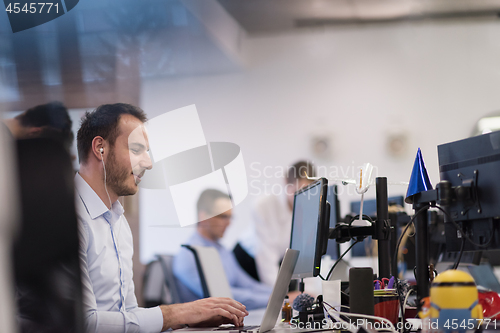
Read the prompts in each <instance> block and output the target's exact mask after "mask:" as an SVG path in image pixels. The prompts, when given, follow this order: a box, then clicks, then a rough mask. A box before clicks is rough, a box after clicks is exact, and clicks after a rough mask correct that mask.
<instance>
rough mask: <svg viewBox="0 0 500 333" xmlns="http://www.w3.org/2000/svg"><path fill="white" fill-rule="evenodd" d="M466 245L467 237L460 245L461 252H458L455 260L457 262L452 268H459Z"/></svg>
mask: <svg viewBox="0 0 500 333" xmlns="http://www.w3.org/2000/svg"><path fill="white" fill-rule="evenodd" d="M460 232H461V231H460ZM464 247H465V237H464V238H462V244H461V245H460V252H459V253H458V257H457V260H456V261H455V264H454V265H453V267H452V269H457V268H458V265H460V260H461V259H462V254H463V253H464Z"/></svg>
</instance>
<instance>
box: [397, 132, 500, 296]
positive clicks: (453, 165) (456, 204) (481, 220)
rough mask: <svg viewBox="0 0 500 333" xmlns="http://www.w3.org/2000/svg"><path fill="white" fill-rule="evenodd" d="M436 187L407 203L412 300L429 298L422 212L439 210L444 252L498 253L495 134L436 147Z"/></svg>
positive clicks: (499, 176) (499, 163)
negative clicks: (412, 235)
mask: <svg viewBox="0 0 500 333" xmlns="http://www.w3.org/2000/svg"><path fill="white" fill-rule="evenodd" d="M438 156H439V171H440V178H441V182H439V184H438V185H437V186H436V189H427V190H423V191H421V192H418V193H416V194H414V195H412V196H409V197H407V198H406V201H407V202H408V203H412V204H413V208H414V209H415V212H416V213H419V214H417V216H416V217H415V228H416V236H417V239H416V254H417V255H416V263H417V265H416V277H417V286H418V287H417V298H418V300H419V301H421V300H422V299H423V298H424V297H427V296H428V295H429V270H428V265H429V259H428V258H429V253H428V229H427V227H428V222H427V219H428V217H427V209H428V208H429V207H431V206H433V207H436V208H439V209H442V210H443V211H444V212H445V213H446V214H445V215H446V216H445V234H446V249H447V251H460V247H461V245H462V244H463V245H464V248H463V250H464V251H481V250H489V249H499V248H500V224H499V222H500V205H499V203H500V171H499V170H500V131H499V132H492V133H488V134H483V135H480V136H476V137H472V138H468V139H464V140H459V141H455V142H450V143H446V144H442V145H439V146H438Z"/></svg>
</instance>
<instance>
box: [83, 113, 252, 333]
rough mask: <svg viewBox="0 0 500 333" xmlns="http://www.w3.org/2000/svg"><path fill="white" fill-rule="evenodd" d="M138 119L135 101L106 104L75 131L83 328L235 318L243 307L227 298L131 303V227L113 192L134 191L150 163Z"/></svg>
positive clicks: (146, 328)
mask: <svg viewBox="0 0 500 333" xmlns="http://www.w3.org/2000/svg"><path fill="white" fill-rule="evenodd" d="M145 121H146V115H145V114H144V111H142V110H141V109H140V108H138V107H135V106H132V105H129V104H121V103H118V104H106V105H101V106H99V107H98V108H97V109H95V110H94V111H92V112H87V113H86V114H85V116H84V117H83V119H82V124H81V127H80V129H79V131H78V134H77V147H78V156H79V159H80V170H79V172H78V173H77V174H76V176H75V187H76V189H77V195H76V209H77V216H78V222H79V229H80V242H81V245H80V260H81V267H82V284H83V287H82V288H83V302H84V310H85V319H86V325H87V330H88V331H91V332H160V331H164V330H166V329H168V328H178V327H182V325H189V326H196V325H198V326H217V325H219V324H222V323H233V324H234V325H236V326H241V325H242V324H243V318H244V317H245V316H246V315H247V314H248V312H247V311H246V309H245V307H244V306H243V305H242V304H241V303H239V302H236V301H234V300H232V299H229V298H206V299H202V300H197V301H194V302H190V303H183V304H173V305H160V306H158V307H154V308H149V309H145V308H140V307H138V304H137V300H136V297H135V294H134V283H133V280H132V254H133V243H132V233H131V231H130V227H129V225H128V222H127V220H126V218H125V216H124V215H123V212H124V210H123V207H122V205H121V204H120V202H119V201H118V198H119V197H120V196H125V195H133V194H135V193H136V192H137V190H138V184H139V182H140V181H141V177H142V176H143V175H144V173H145V172H146V170H148V169H151V167H152V163H151V159H150V157H149V154H148V150H149V144H148V140H147V134H146V132H145V130H144V127H143V123H144V122H145ZM138 128H139V130H136V129H138ZM131 134H132V135H131Z"/></svg>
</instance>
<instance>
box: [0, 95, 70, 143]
mask: <svg viewBox="0 0 500 333" xmlns="http://www.w3.org/2000/svg"><path fill="white" fill-rule="evenodd" d="M2 121H3V123H4V124H5V126H6V127H7V128H8V129H9V131H10V133H11V134H12V136H13V137H14V138H15V139H18V140H19V139H31V138H50V139H54V140H56V141H58V142H60V143H61V144H62V145H63V146H64V148H65V149H66V150H67V151H68V152H69V151H70V149H71V145H72V143H73V139H74V135H73V132H72V131H71V125H72V121H71V118H70V117H69V114H68V109H66V107H65V106H64V105H63V104H62V103H61V102H50V103H47V104H42V105H37V106H34V107H32V108H31V109H28V110H26V111H24V112H23V113H21V114H20V115H17V116H15V117H14V118H11V119H3V120H2Z"/></svg>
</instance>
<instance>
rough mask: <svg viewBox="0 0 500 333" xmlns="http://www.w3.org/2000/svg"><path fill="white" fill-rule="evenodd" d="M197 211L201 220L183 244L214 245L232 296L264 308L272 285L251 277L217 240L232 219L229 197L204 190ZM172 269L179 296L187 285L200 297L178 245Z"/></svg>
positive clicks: (189, 261)
mask: <svg viewBox="0 0 500 333" xmlns="http://www.w3.org/2000/svg"><path fill="white" fill-rule="evenodd" d="M226 208H227V209H226ZM215 211H216V212H224V213H222V214H219V215H217V216H214V217H211V218H207V217H208V216H211V215H212V214H211V212H215ZM197 212H198V221H200V222H198V225H197V227H196V232H195V233H194V234H193V235H192V236H191V237H190V238H189V239H188V240H187V242H186V244H188V245H200V246H212V247H215V248H216V249H217V251H218V252H219V255H220V258H221V261H222V265H223V266H224V271H225V273H226V276H227V279H228V282H229V284H230V285H231V292H232V294H233V298H234V299H235V300H236V301H238V302H241V303H242V304H243V305H245V306H246V307H247V309H249V310H250V309H258V308H265V307H266V306H267V301H268V300H269V296H270V295H271V290H272V289H271V287H269V286H266V285H263V284H261V283H258V282H257V281H255V280H254V279H252V278H251V277H250V276H249V275H248V274H247V273H245V271H243V269H242V268H241V267H240V266H239V265H238V262H237V261H236V258H235V257H234V255H233V253H232V252H230V251H228V250H227V249H225V248H224V247H223V246H222V245H221V244H220V243H219V240H220V239H221V238H222V236H223V235H224V232H225V231H226V228H227V226H228V225H229V223H230V222H231V200H230V198H229V197H228V196H227V195H226V194H225V193H222V192H221V191H218V190H212V189H209V190H205V191H203V192H202V193H201V195H200V198H199V199H198V203H197ZM283 252H284V250H283ZM173 269H174V275H175V276H176V277H177V278H178V279H179V281H180V282H181V283H182V285H183V286H181V288H180V289H181V290H180V293H181V297H183V296H184V297H185V294H186V291H183V290H182V289H183V288H182V287H187V288H188V289H189V290H190V291H191V292H192V293H194V294H195V295H196V296H198V298H202V297H203V291H202V286H201V281H200V277H199V273H198V270H197V268H196V262H195V259H194V256H193V253H192V252H191V251H189V250H188V249H186V248H181V250H180V251H179V253H178V254H177V255H176V257H175V258H174V263H173ZM182 294H184V295H182Z"/></svg>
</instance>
